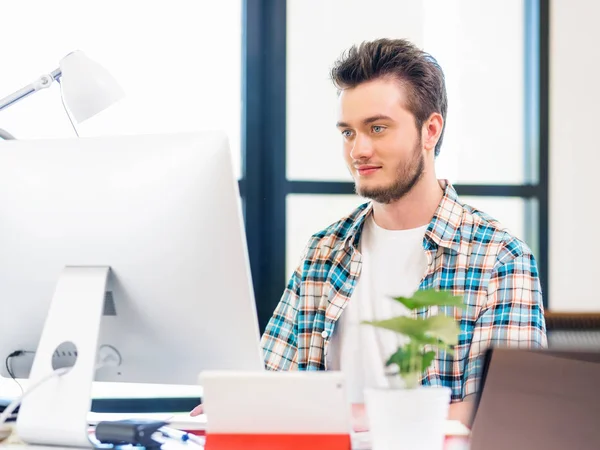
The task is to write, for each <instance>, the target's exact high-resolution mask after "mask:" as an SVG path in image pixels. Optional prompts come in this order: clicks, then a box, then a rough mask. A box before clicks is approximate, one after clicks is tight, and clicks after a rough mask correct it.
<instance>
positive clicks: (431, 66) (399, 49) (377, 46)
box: [331, 39, 448, 156]
mask: <svg viewBox="0 0 600 450" xmlns="http://www.w3.org/2000/svg"><path fill="white" fill-rule="evenodd" d="M385 77H390V78H394V79H397V80H398V81H399V82H400V83H401V84H402V85H403V86H404V87H405V88H406V92H407V96H408V104H407V105H406V107H407V108H408V110H409V111H410V112H411V113H412V114H413V115H414V116H415V122H416V125H417V129H418V130H419V131H420V130H421V128H422V126H423V124H424V123H425V121H426V120H427V119H429V117H430V116H431V114H433V113H439V114H441V116H442V118H443V119H444V129H445V125H446V111H447V109H448V99H447V97H446V84H445V80H444V72H443V71H442V68H441V67H440V65H439V64H438V63H437V61H436V60H435V58H434V57H433V56H431V55H430V54H428V53H426V52H424V51H422V50H420V49H419V48H417V47H416V46H415V45H414V44H412V43H411V42H409V41H407V40H405V39H393V40H392V39H378V40H376V41H370V42H363V43H362V44H360V45H359V46H358V47H357V46H352V47H351V48H350V49H349V50H347V51H346V52H344V53H343V54H342V56H341V57H340V59H338V60H337V61H336V62H335V64H334V66H333V69H331V79H332V81H333V83H334V84H335V86H336V87H337V88H338V89H346V88H353V87H356V86H358V85H359V84H361V83H364V82H366V81H371V80H375V79H378V78H385ZM444 129H442V133H441V134H440V139H439V140H438V142H437V144H436V146H435V156H437V155H439V153H440V148H441V146H442V138H443V137H444Z"/></svg>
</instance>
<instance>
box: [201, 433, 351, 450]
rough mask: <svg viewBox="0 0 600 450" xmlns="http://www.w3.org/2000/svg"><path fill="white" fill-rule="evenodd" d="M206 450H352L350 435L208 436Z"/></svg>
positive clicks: (212, 434)
mask: <svg viewBox="0 0 600 450" xmlns="http://www.w3.org/2000/svg"><path fill="white" fill-rule="evenodd" d="M204 448H205V450H306V449H324V450H325V449H326V450H351V448H352V443H351V440H350V435H349V434H220V433H216V434H215V433H208V434H207V435H206V444H205V447H204Z"/></svg>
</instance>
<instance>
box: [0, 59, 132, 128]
mask: <svg viewBox="0 0 600 450" xmlns="http://www.w3.org/2000/svg"><path fill="white" fill-rule="evenodd" d="M54 81H57V82H58V83H60V85H61V95H62V99H63V104H64V106H65V109H67V108H68V110H67V115H69V111H70V112H71V114H72V115H73V117H74V119H75V121H76V122H77V123H81V122H83V121H84V120H87V119H89V118H90V117H92V116H95V115H96V114H98V113H99V112H101V111H103V110H105V109H106V108H108V107H109V106H111V105H112V104H113V103H116V102H117V101H119V100H121V99H122V98H123V97H124V96H125V93H124V91H123V89H122V88H121V87H120V86H119V84H118V83H117V81H116V80H115V79H114V78H113V77H112V75H111V74H110V73H108V71H107V70H106V69H105V68H104V67H102V66H101V65H100V64H98V63H97V62H95V61H93V60H91V59H90V58H88V57H87V56H86V55H85V54H84V53H83V52H82V51H80V50H76V51H74V52H71V53H69V54H68V55H67V56H65V57H64V58H62V59H61V60H60V62H59V67H58V68H57V69H54V70H53V71H52V72H50V73H48V74H44V75H42V76H41V77H39V78H38V79H37V80H35V81H34V82H33V83H31V84H28V85H27V86H25V87H23V88H21V89H19V90H18V91H16V92H14V93H13V94H11V95H9V96H7V97H4V98H3V99H0V111H2V110H3V109H5V108H7V107H9V106H10V105H13V104H15V103H16V102H18V101H19V100H21V99H23V98H25V97H27V96H29V95H31V94H33V93H34V92H37V91H39V90H42V89H45V88H48V87H50V86H51V85H52V83H53V82H54ZM69 120H71V116H70V115H69ZM71 124H72V125H73V128H74V129H75V125H74V124H73V121H72V120H71ZM75 132H77V129H75ZM0 138H2V139H14V137H13V136H12V135H11V134H10V133H8V132H6V131H4V130H0Z"/></svg>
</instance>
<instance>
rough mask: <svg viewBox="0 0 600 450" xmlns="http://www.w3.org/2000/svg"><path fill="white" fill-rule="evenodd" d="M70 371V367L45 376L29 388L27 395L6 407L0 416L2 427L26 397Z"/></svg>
mask: <svg viewBox="0 0 600 450" xmlns="http://www.w3.org/2000/svg"><path fill="white" fill-rule="evenodd" d="M70 369H71V368H70V367H68V368H63V369H56V370H55V371H54V372H52V373H51V374H50V375H47V376H45V377H44V378H42V379H41V380H40V381H38V382H37V383H34V384H32V385H31V386H29V388H28V389H27V391H26V392H25V393H23V394H22V395H20V396H19V397H17V398H16V399H14V400H13V401H12V402H11V403H10V405H8V406H7V407H6V409H5V410H4V411H3V412H2V414H0V426H2V425H3V424H4V422H6V421H7V420H8V418H9V417H10V415H11V414H12V413H13V412H14V410H15V409H17V408H18V407H19V405H20V404H21V402H22V401H23V399H24V398H25V397H27V396H28V395H29V394H31V393H32V392H33V391H35V390H36V389H37V388H38V387H40V386H41V385H43V384H44V383H46V382H47V381H48V380H51V379H52V378H54V377H60V376H62V375H64V374H65V373H67V372H68V371H69V370H70Z"/></svg>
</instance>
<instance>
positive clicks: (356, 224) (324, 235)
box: [307, 202, 370, 251]
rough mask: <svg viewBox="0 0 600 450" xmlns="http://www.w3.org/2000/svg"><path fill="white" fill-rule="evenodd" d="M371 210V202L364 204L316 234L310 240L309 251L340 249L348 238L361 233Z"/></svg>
mask: <svg viewBox="0 0 600 450" xmlns="http://www.w3.org/2000/svg"><path fill="white" fill-rule="evenodd" d="M369 208H370V203H369V202H366V203H363V204H361V205H360V206H358V207H357V208H356V209H354V210H353V211H352V212H351V213H350V214H348V215H346V216H344V217H342V218H341V219H339V220H337V221H336V222H334V223H332V224H331V225H329V226H328V227H326V228H323V229H322V230H320V231H318V232H316V233H314V234H313V235H312V236H311V238H310V240H309V243H308V246H307V250H309V251H310V250H311V249H312V250H316V249H319V248H329V249H336V248H338V247H339V246H340V245H342V244H343V243H344V242H345V241H346V239H347V238H349V237H351V236H353V235H354V234H355V233H357V232H359V231H360V225H361V224H362V222H363V221H364V218H365V216H366V214H367V212H368V209H369Z"/></svg>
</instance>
